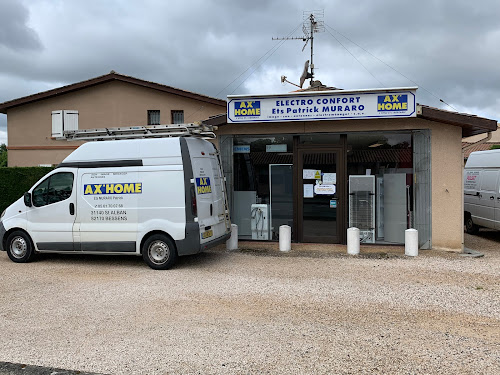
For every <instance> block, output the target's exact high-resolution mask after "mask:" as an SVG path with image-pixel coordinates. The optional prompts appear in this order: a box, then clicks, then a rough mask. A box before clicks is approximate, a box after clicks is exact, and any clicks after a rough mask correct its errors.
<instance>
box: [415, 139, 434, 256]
mask: <svg viewBox="0 0 500 375" xmlns="http://www.w3.org/2000/svg"><path fill="white" fill-rule="evenodd" d="M413 173H414V174H415V177H414V178H415V181H414V189H415V193H414V195H413V197H414V198H413V199H414V207H415V215H414V220H413V224H414V225H413V227H414V228H415V229H416V230H418V246H419V247H420V248H421V249H430V248H431V246H432V241H431V238H432V234H431V217H432V216H431V207H432V202H431V131H430V130H417V131H414V132H413Z"/></svg>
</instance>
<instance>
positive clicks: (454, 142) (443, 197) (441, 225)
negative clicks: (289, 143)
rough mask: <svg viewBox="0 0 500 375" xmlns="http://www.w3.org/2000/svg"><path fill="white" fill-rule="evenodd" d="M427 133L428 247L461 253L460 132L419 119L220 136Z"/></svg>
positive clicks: (240, 128) (289, 126) (230, 130)
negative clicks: (429, 152) (428, 139)
mask: <svg viewBox="0 0 500 375" xmlns="http://www.w3.org/2000/svg"><path fill="white" fill-rule="evenodd" d="M416 129H430V130H431V154H432V155H431V163H432V165H431V176H432V177H431V178H432V193H431V199H432V224H431V227H432V247H433V248H436V249H447V250H452V251H461V250H462V243H463V195H462V160H463V159H462V147H461V146H462V145H461V136H462V129H461V128H460V127H458V126H453V125H447V124H443V123H436V122H431V121H426V120H422V119H419V118H406V119H373V120H338V121H310V122H290V123H257V124H227V125H223V126H221V127H220V128H219V131H218V132H217V134H218V135H222V134H279V133H287V134H301V133H314V132H335V133H336V132H365V131H395V130H416Z"/></svg>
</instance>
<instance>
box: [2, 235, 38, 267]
mask: <svg viewBox="0 0 500 375" xmlns="http://www.w3.org/2000/svg"><path fill="white" fill-rule="evenodd" d="M33 253H34V251H33V244H32V242H31V238H29V236H28V235H27V234H26V233H24V232H22V231H15V232H12V233H11V234H10V235H9V237H8V238H7V254H8V255H9V258H10V260H12V261H13V262H16V263H27V262H29V261H30V260H31V259H32V258H33Z"/></svg>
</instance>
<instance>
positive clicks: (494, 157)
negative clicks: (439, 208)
mask: <svg viewBox="0 0 500 375" xmlns="http://www.w3.org/2000/svg"><path fill="white" fill-rule="evenodd" d="M464 221H465V229H466V231H467V233H470V234H477V233H478V231H479V228H480V227H484V228H491V229H497V230H500V150H490V151H476V152H472V153H471V154H470V156H469V158H468V159H467V163H466V164H465V170H464Z"/></svg>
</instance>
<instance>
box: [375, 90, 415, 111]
mask: <svg viewBox="0 0 500 375" xmlns="http://www.w3.org/2000/svg"><path fill="white" fill-rule="evenodd" d="M406 110H408V95H406V94H395V95H394V94H390V95H379V96H378V98H377V111H378V112H395V111H406Z"/></svg>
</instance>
